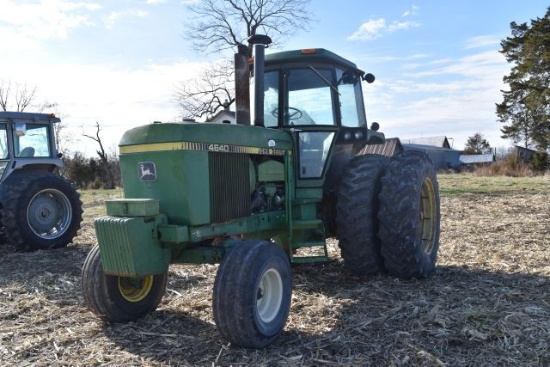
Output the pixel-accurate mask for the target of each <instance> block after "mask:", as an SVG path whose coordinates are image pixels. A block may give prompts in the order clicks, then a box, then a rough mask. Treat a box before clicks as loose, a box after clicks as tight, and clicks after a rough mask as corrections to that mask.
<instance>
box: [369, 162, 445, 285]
mask: <svg viewBox="0 0 550 367" xmlns="http://www.w3.org/2000/svg"><path fill="white" fill-rule="evenodd" d="M439 206H440V199H439V187H438V183H437V178H436V173H435V170H434V167H433V164H432V161H431V159H430V158H429V157H428V155H426V154H424V153H423V152H418V151H404V152H402V153H399V154H398V155H396V156H395V157H393V158H392V160H391V163H390V165H389V167H388V169H387V171H386V174H385V175H384V177H383V178H382V191H381V193H380V210H379V212H378V219H379V225H380V230H379V233H378V236H379V238H380V242H381V252H382V256H383V257H384V266H385V267H386V269H387V270H388V272H389V273H390V274H392V275H394V276H396V277H399V278H401V279H410V278H425V277H428V276H429V275H431V274H432V273H433V272H434V271H435V263H436V260H437V251H438V249H439V233H440V208H439Z"/></svg>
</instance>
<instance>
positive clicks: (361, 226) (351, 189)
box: [336, 154, 390, 275]
mask: <svg viewBox="0 0 550 367" xmlns="http://www.w3.org/2000/svg"><path fill="white" fill-rule="evenodd" d="M389 162H390V159H389V158H388V157H385V156H382V155H374V154H373V155H362V156H357V157H355V158H353V159H352V160H351V161H350V162H349V164H348V165H347V166H346V168H345V170H344V174H343V176H342V179H341V181H340V184H339V189H338V203H337V206H336V211H337V217H336V218H337V219H336V221H337V225H338V236H339V241H338V246H339V247H340V251H341V254H342V258H343V259H344V266H345V267H346V268H348V269H350V270H351V271H353V272H354V273H357V274H359V275H372V274H376V273H378V272H379V271H381V270H383V269H384V262H383V258H382V255H381V253H380V241H379V239H378V217H377V214H378V207H379V199H378V194H379V193H380V179H381V177H382V175H383V174H384V172H385V170H386V167H387V166H388V165H389Z"/></svg>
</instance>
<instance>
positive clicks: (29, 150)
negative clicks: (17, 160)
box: [19, 147, 34, 158]
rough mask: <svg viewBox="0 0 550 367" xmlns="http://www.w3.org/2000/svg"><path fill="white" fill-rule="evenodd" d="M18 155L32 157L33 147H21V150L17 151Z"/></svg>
mask: <svg viewBox="0 0 550 367" xmlns="http://www.w3.org/2000/svg"><path fill="white" fill-rule="evenodd" d="M19 157H22V158H30V157H34V148H33V147H25V148H23V150H21V152H19Z"/></svg>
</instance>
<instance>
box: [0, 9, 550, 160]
mask: <svg viewBox="0 0 550 367" xmlns="http://www.w3.org/2000/svg"><path fill="white" fill-rule="evenodd" d="M189 1H192V0H188V1H181V0H178V1H176V0H164V1H163V0H118V1H107V0H78V1H69V0H42V1H37V0H34V1H31V0H17V1H14V0H0V44H2V46H3V47H2V55H1V57H0V79H1V80H3V81H4V82H6V81H11V82H12V85H13V84H16V83H19V84H21V85H24V84H26V85H27V87H31V88H32V87H37V99H39V100H49V101H53V102H57V103H58V106H59V107H58V111H57V112H58V114H59V115H61V117H62V118H63V120H64V122H65V124H66V125H67V127H66V128H65V133H66V134H67V139H70V140H71V141H72V143H71V144H70V146H67V147H66V148H67V149H69V150H72V151H75V150H83V151H85V152H86V153H87V154H89V155H91V154H94V151H95V149H96V147H95V146H94V144H95V143H94V142H92V141H91V140H89V139H86V138H82V134H83V133H87V134H93V133H94V132H95V129H94V126H95V123H96V121H98V122H99V123H100V125H101V126H102V129H103V130H102V132H101V136H102V138H103V140H104V143H105V145H106V146H107V148H108V149H109V150H110V151H113V152H114V151H115V149H116V145H117V143H118V141H119V139H120V137H121V135H122V133H123V132H124V131H125V130H127V129H129V128H131V127H133V126H137V125H142V124H147V123H151V122H153V121H155V120H160V121H168V120H174V119H176V118H177V116H178V110H177V105H176V103H175V97H174V96H175V91H176V89H177V87H178V85H179V84H180V83H181V82H184V81H185V80H189V79H190V78H193V76H195V75H197V73H198V72H199V71H200V70H201V69H202V68H203V67H205V66H206V65H207V63H209V62H212V61H215V60H216V58H221V57H231V56H230V55H227V54H225V55H209V56H205V55H203V54H200V53H197V52H195V51H193V49H192V48H191V46H190V43H189V42H188V41H187V40H186V39H185V38H184V36H183V34H184V32H185V30H186V24H187V23H188V21H189V19H188V17H189V15H188V14H187V13H186V8H185V3H186V2H189ZM199 1H200V0H199ZM547 7H548V3H547V2H546V1H543V0H526V1H521V2H520V1H510V0H499V1H488V0H487V1H484V0H478V1H473V0H460V1H459V0H456V1H445V0H437V1H436V0H419V1H402V0H392V1H379V0H378V1H374V0H339V1H336V0H312V1H311V4H310V10H311V16H312V18H313V19H314V21H313V22H312V23H311V24H310V27H309V30H308V31H307V32H306V31H303V30H299V31H296V33H295V34H293V35H292V37H289V38H288V39H286V40H284V41H285V43H284V44H283V45H282V46H281V47H279V48H278V49H276V50H271V49H270V50H268V52H270V51H279V50H283V49H296V48H310V47H323V48H326V49H329V50H331V51H334V52H336V53H338V54H340V55H341V56H343V57H345V58H347V59H350V60H351V61H353V62H355V63H356V64H357V65H358V66H359V67H360V68H361V69H363V70H365V71H367V72H371V73H373V74H375V75H376V78H377V79H376V81H375V82H374V83H373V84H370V85H364V91H365V99H366V105H367V118H368V120H369V121H377V122H379V123H380V125H381V129H380V130H381V131H383V132H385V133H386V136H387V137H395V136H397V137H400V138H404V139H406V138H414V137H421V136H425V137H429V136H440V135H446V136H447V137H448V138H450V142H451V143H452V144H453V146H454V147H455V148H457V149H462V148H463V147H464V144H465V143H466V140H467V138H468V136H471V135H473V134H474V133H476V132H480V133H482V134H483V135H484V136H485V138H486V139H488V140H489V142H490V144H491V146H493V147H506V146H510V145H512V143H511V142H510V141H505V140H502V139H500V127H501V124H500V123H499V122H497V121H496V116H495V103H498V102H501V99H502V96H501V92H500V90H501V89H504V88H505V85H504V84H503V83H502V77H503V76H504V75H506V74H508V72H509V70H510V65H509V64H507V63H506V61H505V59H504V57H503V56H502V55H501V54H500V53H499V52H498V50H499V49H500V44H499V42H500V40H502V39H504V38H505V37H507V36H509V35H510V28H509V24H510V22H512V21H516V22H518V23H522V22H529V21H530V19H533V18H536V17H542V16H543V15H544V14H545V13H546V9H547Z"/></svg>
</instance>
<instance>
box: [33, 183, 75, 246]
mask: <svg viewBox="0 0 550 367" xmlns="http://www.w3.org/2000/svg"><path fill="white" fill-rule="evenodd" d="M72 215H73V208H72V206H71V202H70V201H69V199H68V198H67V196H66V195H65V194H63V193H62V192H61V191H59V190H55V189H46V190H42V191H40V192H38V193H37V194H36V195H34V196H33V197H32V199H31V200H30V202H29V206H28V207H27V223H28V224H29V227H30V229H31V230H32V231H33V233H34V234H36V235H37V236H40V237H42V238H44V239H55V238H58V237H60V236H62V235H63V234H64V233H65V232H66V231H67V229H68V228H69V226H70V224H71V218H72Z"/></svg>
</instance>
